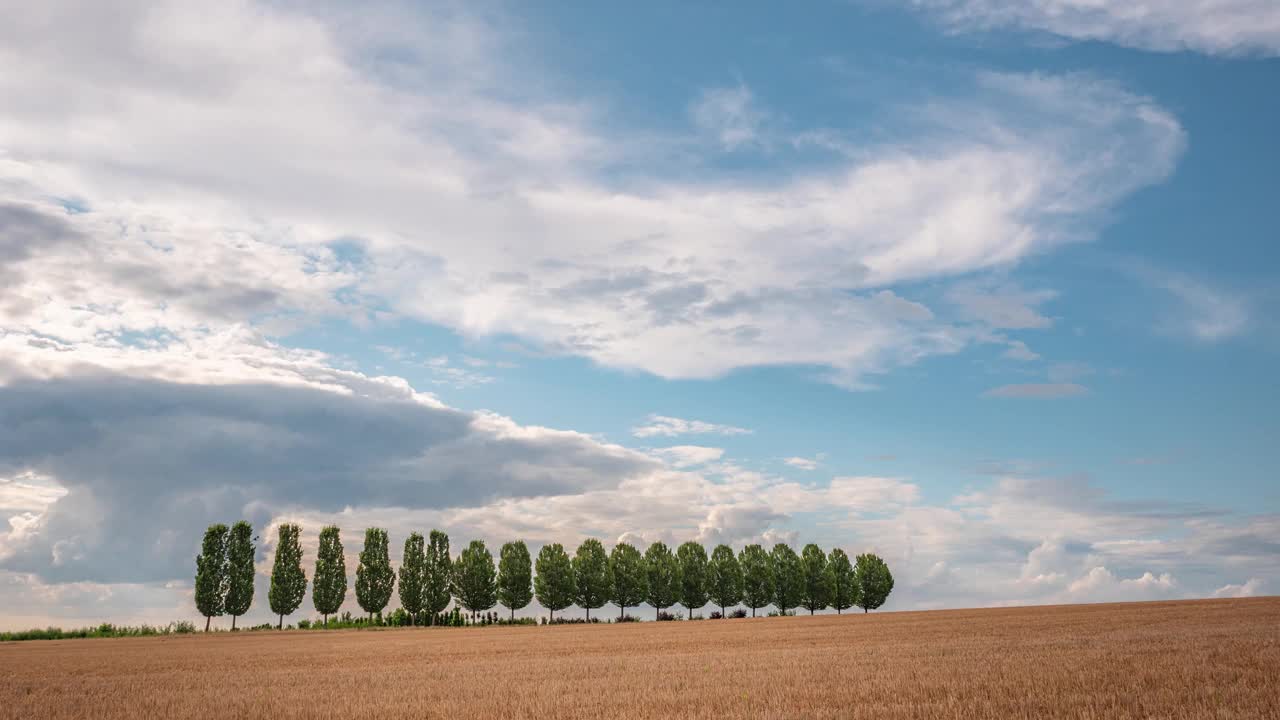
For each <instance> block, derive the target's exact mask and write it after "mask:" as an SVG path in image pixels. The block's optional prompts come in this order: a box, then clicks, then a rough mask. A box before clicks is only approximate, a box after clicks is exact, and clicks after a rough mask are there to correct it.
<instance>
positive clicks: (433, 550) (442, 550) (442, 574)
mask: <svg viewBox="0 0 1280 720" xmlns="http://www.w3.org/2000/svg"><path fill="white" fill-rule="evenodd" d="M452 598H453V561H452V560H450V559H449V536H448V535H445V534H444V533H442V532H440V531H439V530H432V531H431V538H430V541H429V542H428V544H427V562H426V570H425V571H424V572H423V574H422V609H423V611H424V612H426V613H427V615H428V617H435V616H436V614H437V613H442V612H444V609H445V608H447V607H449V600H451V599H452Z"/></svg>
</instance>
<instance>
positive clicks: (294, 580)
mask: <svg viewBox="0 0 1280 720" xmlns="http://www.w3.org/2000/svg"><path fill="white" fill-rule="evenodd" d="M279 533H280V535H279V539H278V540H277V541H276V559H275V564H274V565H273V566H272V568H271V589H270V590H268V591H267V602H268V603H269V604H270V605H271V612H273V613H275V614H276V615H279V616H280V624H279V625H277V628H280V629H283V628H284V616H285V615H291V614H293V611H295V610H297V609H298V606H299V605H301V604H302V596H303V595H305V594H306V593H307V574H306V573H305V572H303V570H302V544H301V543H300V542H298V538H299V536H300V535H302V528H300V527H298V526H297V525H295V524H293V523H285V524H283V525H281V526H280V530H279Z"/></svg>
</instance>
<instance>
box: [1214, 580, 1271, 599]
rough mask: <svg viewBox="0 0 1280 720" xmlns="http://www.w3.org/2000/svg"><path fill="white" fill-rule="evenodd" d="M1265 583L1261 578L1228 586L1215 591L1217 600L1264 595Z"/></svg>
mask: <svg viewBox="0 0 1280 720" xmlns="http://www.w3.org/2000/svg"><path fill="white" fill-rule="evenodd" d="M1262 586H1263V582H1262V580H1261V579H1260V578H1249V579H1248V580H1247V581H1245V582H1244V583H1242V584H1239V585H1232V584H1227V585H1223V586H1222V587H1220V588H1218V589H1217V590H1214V591H1213V596H1214V597H1216V598H1241V597H1256V596H1258V595H1261V594H1262Z"/></svg>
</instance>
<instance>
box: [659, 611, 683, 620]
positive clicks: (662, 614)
mask: <svg viewBox="0 0 1280 720" xmlns="http://www.w3.org/2000/svg"><path fill="white" fill-rule="evenodd" d="M683 619H684V614H683V613H680V612H673V613H671V612H667V611H666V610H659V611H658V622H670V621H672V620H683Z"/></svg>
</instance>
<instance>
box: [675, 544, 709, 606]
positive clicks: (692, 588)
mask: <svg viewBox="0 0 1280 720" xmlns="http://www.w3.org/2000/svg"><path fill="white" fill-rule="evenodd" d="M676 565H677V566H679V568H680V604H681V605H684V606H685V607H687V608H689V619H690V620H692V619H693V611H694V610H696V609H698V608H700V607H702V606H703V605H706V604H707V551H706V549H705V548H703V547H702V545H701V543H696V542H694V541H692V540H690V541H689V542H687V543H684V544H682V545H681V546H680V548H679V549H677V550H676Z"/></svg>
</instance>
